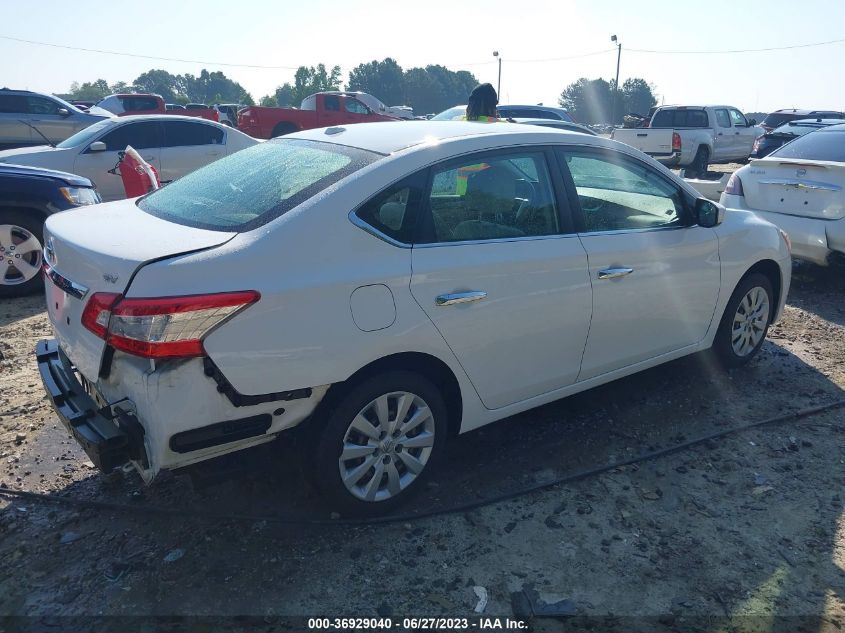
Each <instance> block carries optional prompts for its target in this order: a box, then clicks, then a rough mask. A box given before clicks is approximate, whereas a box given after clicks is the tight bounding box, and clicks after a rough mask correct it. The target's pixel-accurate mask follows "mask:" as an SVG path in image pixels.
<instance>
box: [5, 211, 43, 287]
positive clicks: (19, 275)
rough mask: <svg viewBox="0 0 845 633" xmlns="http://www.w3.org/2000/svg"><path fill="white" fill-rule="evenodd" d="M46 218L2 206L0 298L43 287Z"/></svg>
mask: <svg viewBox="0 0 845 633" xmlns="http://www.w3.org/2000/svg"><path fill="white" fill-rule="evenodd" d="M43 231H44V220H43V219H42V218H41V217H40V216H38V215H36V214H35V213H34V212H26V211H22V210H20V209H0V297H3V298H7V297H22V296H24V295H29V294H33V293H36V292H38V291H39V290H41V288H43V287H44V283H43V280H42V279H41V264H42V254H41V253H42V249H43V244H42V240H43V238H42V233H43Z"/></svg>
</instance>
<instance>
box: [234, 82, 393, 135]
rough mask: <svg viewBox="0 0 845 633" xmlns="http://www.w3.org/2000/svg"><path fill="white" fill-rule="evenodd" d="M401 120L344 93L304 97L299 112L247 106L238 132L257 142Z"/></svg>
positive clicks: (319, 93) (239, 119)
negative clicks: (335, 127)
mask: <svg viewBox="0 0 845 633" xmlns="http://www.w3.org/2000/svg"><path fill="white" fill-rule="evenodd" d="M399 120H400V119H399V118H397V117H392V116H388V115H386V114H377V113H375V112H373V111H372V110H371V109H370V108H368V107H367V106H366V105H364V104H363V103H362V102H361V101H359V100H358V99H357V98H355V96H354V95H353V94H350V93H343V92H331V93H328V92H318V93H317V94H314V95H311V96H310V97H305V99H303V100H302V106H301V107H300V108H299V109H296V108H266V107H261V106H248V107H246V108H243V109H242V110H239V111H238V129H239V130H240V131H241V132H244V133H245V134H249V135H250V136H252V137H255V138H274V137H276V136H281V135H283V134H290V133H291V132H298V131H299V130H309V129H311V128H315V127H329V126H332V125H349V124H350V123H369V122H374V121H399Z"/></svg>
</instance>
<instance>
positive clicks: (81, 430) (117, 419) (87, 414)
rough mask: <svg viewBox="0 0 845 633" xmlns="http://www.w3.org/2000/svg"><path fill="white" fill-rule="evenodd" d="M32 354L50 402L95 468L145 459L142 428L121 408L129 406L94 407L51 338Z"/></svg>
mask: <svg viewBox="0 0 845 633" xmlns="http://www.w3.org/2000/svg"><path fill="white" fill-rule="evenodd" d="M35 357H36V360H37V361H38V373H39V374H41V382H42V383H43V384H44V390H45V391H46V392H47V397H48V398H49V399H50V404H52V405H53V409H55V411H56V414H57V415H58V416H59V419H60V420H61V422H62V424H63V425H64V426H65V427H66V428H67V430H68V432H69V433H70V434H71V435H72V436H73V437H74V439H75V440H76V441H77V442H79V444H80V446H81V447H82V449H83V450H84V451H85V453H86V454H87V455H88V457H89V458H90V459H91V461H92V462H93V463H94V465H95V466H97V468H99V469H100V470H102V471H103V472H106V473H107V472H111V471H112V470H114V469H115V468H118V467H121V466H123V465H124V464H126V463H128V462H130V461H136V462H140V463H145V462H146V461H147V458H146V454H145V452H144V429H143V427H142V426H141V424H140V423H139V422H138V420H137V418H136V417H135V416H134V415H133V414H132V412H131V411H128V410H124V409H128V408H130V407H128V406H127V407H124V408H121V407H120V406H115V407H109V406H104V407H98V406H97V403H96V402H95V400H94V398H92V397H91V396H90V395H89V394H88V393H86V391H85V388H84V387H83V386H82V384H81V383H80V382H79V379H78V378H77V375H76V372H75V371H74V370H73V366H72V365H71V363H70V360H68V358H67V356H65V354H64V352H62V350H61V348H60V347H59V344H58V342H57V341H56V340H55V339H50V340H44V341H40V342H39V343H38V345H37V347H36V349H35Z"/></svg>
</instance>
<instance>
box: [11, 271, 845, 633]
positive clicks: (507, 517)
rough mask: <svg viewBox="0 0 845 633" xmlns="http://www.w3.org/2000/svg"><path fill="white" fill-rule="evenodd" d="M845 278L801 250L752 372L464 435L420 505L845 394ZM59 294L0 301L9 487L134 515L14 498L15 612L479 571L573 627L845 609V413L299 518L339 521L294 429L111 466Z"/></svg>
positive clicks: (89, 612)
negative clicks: (100, 460)
mask: <svg viewBox="0 0 845 633" xmlns="http://www.w3.org/2000/svg"><path fill="white" fill-rule="evenodd" d="M844 273H845V268H843V267H841V266H839V267H833V268H829V269H821V268H816V267H811V266H803V265H801V266H798V265H796V269H795V273H794V278H793V287H792V292H791V295H790V298H789V305H788V307H787V309H786V314H785V317H784V319H783V320H782V321H781V323H779V324H778V325H777V326H775V327H773V328H772V330H771V331H770V334H769V340H768V341H767V342H766V344H765V346H764V348H763V350H762V352H761V354H760V355H759V357H758V358H757V359H755V361H753V362H752V363H751V364H750V365H749V366H748V367H746V368H743V369H740V370H735V371H733V372H730V373H725V372H723V371H722V370H720V369H718V368H716V367H715V366H714V365H713V364H712V363H711V362H710V361H709V360H708V357H707V356H706V355H697V356H694V357H689V358H685V359H681V360H679V361H675V362H673V363H670V364H668V365H665V366H662V367H658V368H655V369H652V370H649V371H646V372H643V373H641V374H639V375H637V376H632V377H630V378H626V379H623V380H620V381H617V382H615V383H613V384H611V385H605V386H603V387H600V388H597V389H593V390H591V391H589V392H586V393H583V394H579V395H578V396H574V397H572V398H568V399H566V400H563V401H559V402H557V403H553V404H551V405H547V406H545V407H542V408H540V409H537V410H534V411H531V412H527V413H524V414H521V415H519V416H515V417H513V418H510V419H509V420H505V421H502V422H500V423H497V424H494V425H491V426H489V427H485V428H484V429H482V430H480V431H478V432H475V433H470V434H467V435H465V436H461V437H460V438H458V439H457V441H455V442H454V443H453V445H452V446H451V447H450V449H449V455H448V457H450V459H448V460H447V463H446V465H445V467H444V468H443V469H442V470H441V472H440V473H439V474H438V476H437V477H435V478H434V479H433V481H432V482H431V483H430V485H429V486H428V488H427V489H426V490H425V491H424V492H423V494H422V495H421V497H420V498H419V499H418V501H417V503H415V504H414V508H416V509H418V510H422V511H424V510H427V509H435V508H443V507H454V506H457V505H460V504H463V503H467V502H472V501H477V500H480V499H484V498H489V497H491V496H494V495H500V494H506V493H509V492H512V491H515V490H519V489H521V488H524V487H526V486H531V485H535V484H539V483H544V482H549V481H553V480H554V479H556V478H559V477H562V476H565V475H567V474H571V473H574V472H578V471H581V470H583V469H587V468H592V467H596V466H601V465H605V464H616V463H621V462H623V461H625V460H627V459H629V458H630V457H632V456H635V455H639V454H642V453H645V452H649V451H654V450H658V449H661V448H666V447H670V446H673V445H676V444H678V443H681V442H684V441H686V440H690V439H692V438H695V437H698V436H701V435H703V434H706V433H710V432H714V431H720V430H727V429H730V428H734V427H737V426H740V425H742V424H744V423H748V422H752V421H756V420H762V419H765V418H768V417H772V416H777V415H781V414H783V413H787V412H790V411H795V410H799V409H803V408H806V407H812V406H819V405H823V404H827V403H831V402H835V401H838V400H841V399H842V398H843V397H845V391H844V390H843V387H845V364H843V362H842V361H843V358H845V274H844ZM41 306H42V299H41V298H40V297H34V298H27V299H21V300H14V301H4V303H3V304H2V305H1V306H0V484H2V485H4V486H8V487H12V488H18V489H22V490H30V491H36V492H44V493H49V494H52V495H66V496H69V497H73V498H75V499H82V500H98V501H110V502H117V503H121V504H126V505H128V506H131V507H130V508H128V509H125V510H104V509H92V508H84V507H65V506H58V505H45V504H40V503H33V502H30V501H28V500H23V499H12V498H4V497H0V561H3V562H2V570H3V573H0V616H20V617H19V618H18V619H12V620H9V621H7V623H6V625H7V626H9V627H14V626H18V627H24V626H35V625H40V624H44V623H47V624H49V625H51V626H56V625H60V624H61V623H65V624H67V623H71V624H72V628H73V629H74V630H87V629H88V628H91V629H92V630H93V629H97V630H102V626H103V621H101V620H95V619H90V618H88V619H73V618H69V616H102V615H110V616H121V615H151V616H174V615H179V616H216V617H222V616H226V617H235V616H256V617H257V618H258V620H257V625H260V626H261V627H263V628H265V629H268V628H273V627H274V626H276V625H279V624H281V623H283V622H282V621H281V620H279V619H278V615H279V614H282V615H285V616H287V615H304V616H377V615H391V616H392V617H394V619H399V618H401V617H402V616H408V615H417V616H421V615H427V616H432V615H444V616H451V617H466V616H472V615H474V609H475V607H476V606H477V603H478V596H477V594H476V592H475V590H474V587H476V586H480V587H484V588H485V589H486V591H487V593H488V595H489V602H488V604H487V605H486V607H485V609H484V615H490V616H512V615H514V614H520V613H521V612H522V611H521V609H522V608H523V606H521V605H522V604H523V597H524V596H525V595H529V596H534V597H537V598H539V599H540V600H542V601H544V602H545V603H557V602H559V601H564V602H560V604H559V605H558V606H563V607H566V608H567V609H569V610H570V611H571V613H572V614H574V616H573V618H572V619H570V620H569V621H568V622H567V624H568V627H569V628H567V630H578V629H581V628H583V629H584V630H618V631H631V630H666V631H673V630H707V631H729V630H740V631H746V630H748V631H770V630H783V631H796V630H807V631H838V630H840V629H841V627H842V626H843V625H845V514H843V509H845V508H843V498H842V496H841V495H842V486H843V483H845V462H843V452H845V451H843V449H845V409H838V410H832V411H830V412H827V413H825V414H822V415H818V416H814V417H812V418H804V419H800V420H795V419H792V420H788V421H784V422H781V423H778V424H773V425H770V426H764V427H759V428H756V429H753V430H748V431H743V432H740V433H736V434H732V435H728V436H726V437H724V438H722V439H719V440H713V441H709V442H706V443H704V444H700V445H698V446H696V447H695V448H692V449H689V450H686V451H683V452H678V453H674V454H671V455H668V456H664V457H660V458H657V459H653V460H649V461H645V462H642V463H640V464H637V465H632V466H619V467H617V468H614V469H612V470H610V471H607V472H605V473H604V474H601V475H599V476H595V477H590V478H586V479H582V480H580V481H577V482H573V483H569V484H566V485H558V486H554V487H552V488H550V489H546V490H544V491H541V492H536V493H532V494H529V495H525V496H520V497H517V498H515V499H512V500H510V501H504V502H499V503H494V504H492V505H488V506H486V507H483V508H481V509H477V510H473V511H470V512H458V513H455V514H450V515H446V516H440V517H434V518H416V517H414V516H409V517H407V518H405V519H403V520H402V521H400V522H399V523H396V524H390V525H377V526H356V527H349V526H328V527H320V526H309V525H284V524H281V523H279V522H278V521H276V520H274V519H273V518H272V517H279V516H286V517H299V518H301V519H310V518H327V517H329V516H330V515H329V512H330V509H329V508H326V507H324V506H323V505H322V504H321V502H320V500H319V499H317V498H315V496H314V495H313V494H312V492H311V491H310V489H309V488H308V487H307V486H306V485H305V484H304V482H303V481H302V479H301V477H300V475H299V472H298V469H297V467H296V465H295V464H296V459H295V457H296V456H295V450H294V449H293V448H292V447H291V446H289V445H287V444H286V443H285V441H280V442H278V443H276V444H273V445H271V446H265V447H261V448H259V449H256V450H253V451H250V452H249V453H248V454H240V455H237V456H234V457H230V458H228V459H223V460H220V461H218V462H214V463H213V464H208V465H206V466H205V467H203V468H197V469H195V470H194V471H193V476H192V477H189V476H187V475H185V474H181V475H171V476H168V477H164V478H162V479H161V480H160V481H158V482H156V483H155V484H154V485H153V486H151V487H144V486H143V485H142V484H141V483H140V481H139V480H138V479H137V477H136V476H134V475H132V474H128V475H124V474H122V473H120V474H116V475H112V476H109V477H105V476H102V475H99V474H97V473H96V472H95V471H94V470H93V468H92V466H91V464H90V462H89V461H88V460H87V457H86V456H85V455H84V453H82V452H81V451H80V450H79V449H78V447H77V446H76V444H75V442H73V441H72V440H71V439H70V438H69V437H68V435H67V433H66V432H64V430H63V429H62V427H61V426H60V425H59V423H58V422H57V420H56V419H55V417H54V415H53V414H52V412H51V410H50V409H49V407H48V405H47V404H46V402H45V401H44V398H43V395H42V388H41V385H40V381H39V379H38V376H37V370H36V368H35V366H34V360H33V357H32V349H33V347H34V345H35V343H36V342H37V340H38V339H40V338H43V337H45V336H49V326H48V323H47V319H46V316H45V314H44V313H43V311H42V307H41ZM247 464H248V466H247ZM147 504H149V505H154V506H158V507H164V508H169V509H178V510H180V511H184V512H185V514H184V515H183V516H180V517H179V518H176V519H174V517H171V516H163V515H159V514H153V513H149V512H145V511H144V510H143V509H144V507H145V505H147ZM202 512H214V513H229V514H237V515H241V517H242V518H241V519H239V520H231V519H230V520H225V521H224V520H219V519H218V520H211V519H207V518H203V517H202V516H200V514H201V513H202ZM261 517H270V518H266V519H262V518H261ZM24 616H26V617H24ZM58 616H62V618H63V619H60V620H55V619H52V620H51V619H50V618H56V617H58ZM38 618H47V619H46V620H44V619H41V620H39V619H38ZM596 618H601V619H600V620H597V619H596ZM120 622H121V624H120V628H121V630H125V629H126V626H127V623H126V621H120ZM133 622H134V621H133ZM203 622H204V627H205V628H202V629H201V630H217V628H215V627H218V626H222V624H221V622H225V623H226V626H227V630H228V627H229V626H230V625H236V624H237V625H238V626H241V625H240V624H238V622H240V621H239V620H225V621H223V620H217V619H215V620H211V621H203ZM250 622H251V623H252V624H255V621H250ZM531 623H532V628H533V630H537V631H544V630H560V629H559V627H560V626H561V623H560V621H558V620H550V619H546V618H540V617H536V618H534V619H533V620H532V621H531ZM244 626H246V625H244ZM3 628H4V624H3V621H2V620H0V631H2V630H3ZM9 630H13V629H12V628H10V629H9ZM53 630H55V629H53ZM150 630H152V629H150Z"/></svg>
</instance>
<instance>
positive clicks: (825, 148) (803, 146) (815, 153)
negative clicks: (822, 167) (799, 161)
mask: <svg viewBox="0 0 845 633" xmlns="http://www.w3.org/2000/svg"><path fill="white" fill-rule="evenodd" d="M769 157H770V158H804V159H808V160H829V161H835V162H840V163H841V162H845V131H839V130H819V131H816V132H812V133H810V134H805V135H804V136H801V137H799V138H797V139H795V140H794V141H792V142H791V143H787V144H786V145H784V146H783V147H781V148H779V149H776V150H775V151H774V152H772V153H771V154H769Z"/></svg>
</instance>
